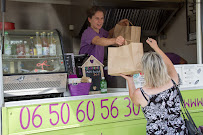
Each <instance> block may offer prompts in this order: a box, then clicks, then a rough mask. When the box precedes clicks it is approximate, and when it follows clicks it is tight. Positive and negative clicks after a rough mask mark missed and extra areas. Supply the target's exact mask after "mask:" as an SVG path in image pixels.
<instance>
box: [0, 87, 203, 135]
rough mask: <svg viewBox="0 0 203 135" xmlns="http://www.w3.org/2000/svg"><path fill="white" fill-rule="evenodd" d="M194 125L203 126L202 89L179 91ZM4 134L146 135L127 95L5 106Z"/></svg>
mask: <svg viewBox="0 0 203 135" xmlns="http://www.w3.org/2000/svg"><path fill="white" fill-rule="evenodd" d="M182 94H183V97H184V99H185V104H186V106H188V108H189V111H190V112H191V115H192V117H193V119H194V121H195V123H196V124H197V126H199V125H203V100H202V98H203V90H188V91H182ZM2 111H3V112H2V114H3V135H8V134H10V135H22V134H37V135H54V134H59V135H65V134H66V135H67V134H69V135H97V134H98V135H101V134H102V135H123V134H128V135H134V134H135V133H136V134H137V133H138V134H145V132H146V129H145V126H146V120H145V118H144V115H143V113H142V111H141V109H140V108H138V107H135V106H133V104H132V103H131V101H130V100H129V97H128V96H118V97H105V98H92V99H84V100H73V101H64V102H58V103H54V102H52V103H46V104H38V105H27V106H18V107H4V108H3V109H2Z"/></svg>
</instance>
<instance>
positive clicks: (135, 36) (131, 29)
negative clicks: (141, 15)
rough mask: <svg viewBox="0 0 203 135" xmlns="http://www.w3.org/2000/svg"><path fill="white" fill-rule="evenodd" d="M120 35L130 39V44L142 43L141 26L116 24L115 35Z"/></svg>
mask: <svg viewBox="0 0 203 135" xmlns="http://www.w3.org/2000/svg"><path fill="white" fill-rule="evenodd" d="M118 36H122V37H124V38H125V40H126V41H128V44H129V43H130V42H134V43H140V36H141V27H139V26H122V25H119V24H116V27H115V29H114V35H113V37H118ZM129 41H130V42H129Z"/></svg>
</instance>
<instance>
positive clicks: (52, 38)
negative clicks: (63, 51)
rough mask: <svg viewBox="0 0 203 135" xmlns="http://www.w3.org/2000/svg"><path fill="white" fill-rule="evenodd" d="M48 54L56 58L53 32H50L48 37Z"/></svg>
mask: <svg viewBox="0 0 203 135" xmlns="http://www.w3.org/2000/svg"><path fill="white" fill-rule="evenodd" d="M49 54H50V56H56V43H55V40H54V37H53V32H51V35H50V44H49Z"/></svg>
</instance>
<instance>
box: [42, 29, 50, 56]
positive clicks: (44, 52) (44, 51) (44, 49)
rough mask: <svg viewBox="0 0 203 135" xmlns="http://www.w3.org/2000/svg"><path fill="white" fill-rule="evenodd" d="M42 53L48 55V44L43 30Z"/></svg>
mask: <svg viewBox="0 0 203 135" xmlns="http://www.w3.org/2000/svg"><path fill="white" fill-rule="evenodd" d="M42 55H43V56H48V55H49V44H48V40H47V38H46V33H45V32H43V33H42Z"/></svg>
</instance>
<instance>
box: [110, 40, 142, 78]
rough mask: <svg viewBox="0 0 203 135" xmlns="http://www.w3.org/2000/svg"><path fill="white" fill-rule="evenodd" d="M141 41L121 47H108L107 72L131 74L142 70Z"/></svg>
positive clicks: (114, 74)
mask: <svg viewBox="0 0 203 135" xmlns="http://www.w3.org/2000/svg"><path fill="white" fill-rule="evenodd" d="M142 56H143V44H142V43H130V44H129V45H124V46H121V47H108V74H109V75H112V76H120V73H122V74H125V75H133V74H137V73H140V72H141V71H142V66H141V59H142Z"/></svg>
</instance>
